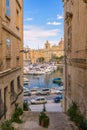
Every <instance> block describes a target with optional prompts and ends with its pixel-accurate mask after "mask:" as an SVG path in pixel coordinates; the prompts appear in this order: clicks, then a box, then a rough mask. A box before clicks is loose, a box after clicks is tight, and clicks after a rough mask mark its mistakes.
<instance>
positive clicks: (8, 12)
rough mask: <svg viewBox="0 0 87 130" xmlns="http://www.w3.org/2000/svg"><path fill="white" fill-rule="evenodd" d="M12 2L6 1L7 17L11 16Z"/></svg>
mask: <svg viewBox="0 0 87 130" xmlns="http://www.w3.org/2000/svg"><path fill="white" fill-rule="evenodd" d="M9 1H10V0H6V16H10V2H9Z"/></svg>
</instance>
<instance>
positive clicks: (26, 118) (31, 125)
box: [14, 112, 78, 130]
mask: <svg viewBox="0 0 87 130" xmlns="http://www.w3.org/2000/svg"><path fill="white" fill-rule="evenodd" d="M47 115H48V116H49V118H50V125H49V127H48V128H43V127H41V126H40V125H39V112H24V114H23V117H22V120H23V123H22V124H14V127H15V128H16V129H17V130H78V129H77V127H76V126H75V125H74V123H73V122H71V121H70V120H69V117H68V116H67V115H66V114H64V113H63V112H47Z"/></svg>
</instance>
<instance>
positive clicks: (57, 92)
mask: <svg viewBox="0 0 87 130" xmlns="http://www.w3.org/2000/svg"><path fill="white" fill-rule="evenodd" d="M54 93H55V94H62V91H60V90H58V89H57V90H55V91H54Z"/></svg>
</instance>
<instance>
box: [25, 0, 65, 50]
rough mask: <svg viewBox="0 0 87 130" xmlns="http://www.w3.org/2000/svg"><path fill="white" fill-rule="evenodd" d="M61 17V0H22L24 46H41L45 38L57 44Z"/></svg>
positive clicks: (52, 43) (34, 47) (60, 36)
mask: <svg viewBox="0 0 87 130" xmlns="http://www.w3.org/2000/svg"><path fill="white" fill-rule="evenodd" d="M63 19H64V18H63V2H62V0H24V46H27V45H28V46H29V47H30V48H32V49H38V48H43V47H44V44H45V43H46V41H47V40H48V41H49V42H50V44H51V45H54V44H56V45H58V42H59V41H60V39H61V38H63V37H64V32H63V28H64V25H63Z"/></svg>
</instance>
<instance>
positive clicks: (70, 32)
mask: <svg viewBox="0 0 87 130" xmlns="http://www.w3.org/2000/svg"><path fill="white" fill-rule="evenodd" d="M71 40H72V29H71V27H69V28H68V49H69V48H71Z"/></svg>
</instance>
